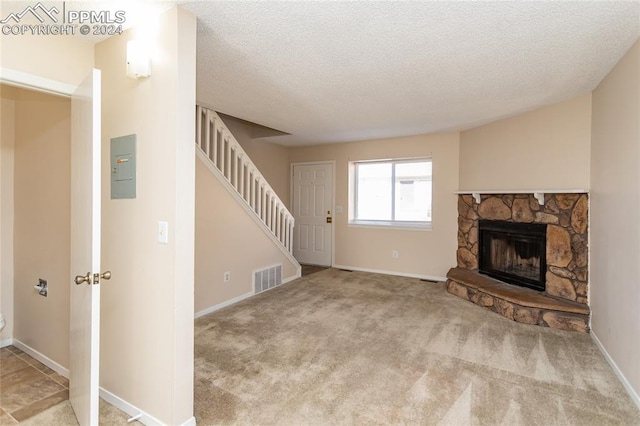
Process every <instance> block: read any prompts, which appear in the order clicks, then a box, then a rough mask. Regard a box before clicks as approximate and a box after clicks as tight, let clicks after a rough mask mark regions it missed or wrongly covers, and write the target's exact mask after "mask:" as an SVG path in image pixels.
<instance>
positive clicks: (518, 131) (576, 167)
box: [460, 94, 591, 190]
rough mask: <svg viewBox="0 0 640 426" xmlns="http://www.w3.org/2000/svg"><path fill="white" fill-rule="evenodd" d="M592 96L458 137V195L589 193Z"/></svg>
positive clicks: (510, 119) (501, 121) (481, 128)
mask: <svg viewBox="0 0 640 426" xmlns="http://www.w3.org/2000/svg"><path fill="white" fill-rule="evenodd" d="M590 135H591V94H588V95H585V96H581V97H578V98H575V99H571V100H569V101H566V102H562V103H559V104H556V105H551V106H548V107H544V108H540V109H537V110H535V111H531V112H528V113H525V114H520V115H518V116H515V117H511V118H507V119H504V120H499V121H496V122H493V123H490V124H487V125H485V126H482V127H478V128H475V129H472V130H467V131H465V132H462V133H461V134H460V190H474V189H476V190H503V189H504V190H517V189H520V190H530V189H560V190H562V189H588V188H589V161H590V142H591V137H590Z"/></svg>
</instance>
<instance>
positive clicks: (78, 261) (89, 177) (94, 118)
mask: <svg viewBox="0 0 640 426" xmlns="http://www.w3.org/2000/svg"><path fill="white" fill-rule="evenodd" d="M100 98H101V97H100V71H99V70H93V71H92V72H91V74H90V75H89V76H88V77H87V78H86V79H85V81H84V82H83V83H82V85H81V86H80V87H78V89H77V90H76V92H75V93H74V94H73V96H72V99H71V274H72V277H73V276H75V279H74V280H72V282H71V284H70V285H71V287H72V288H71V292H70V294H71V296H70V298H71V300H70V303H71V313H70V319H71V335H70V354H69V355H70V362H69V370H70V377H69V400H70V402H71V405H72V407H73V410H74V412H75V414H76V417H77V419H78V422H79V423H80V425H82V426H84V425H97V424H98V386H99V382H98V373H99V362H100V361H99V354H100V286H98V285H96V284H97V282H99V278H100V277H99V273H100V102H101V99H100ZM94 274H95V275H97V276H95V275H94ZM96 281H97V282H96Z"/></svg>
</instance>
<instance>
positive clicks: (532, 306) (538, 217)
mask: <svg viewBox="0 0 640 426" xmlns="http://www.w3.org/2000/svg"><path fill="white" fill-rule="evenodd" d="M536 195H537V196H538V197H536ZM476 196H477V195H476ZM479 201H480V202H479V203H478V202H476V200H475V199H474V197H473V196H472V195H471V194H461V195H459V196H458V250H457V264H458V265H457V268H453V269H451V270H450V271H449V273H448V274H447V278H448V281H447V289H448V291H449V292H450V293H452V294H455V295H457V296H460V297H462V298H465V299H467V300H469V301H471V302H474V303H476V304H478V305H481V306H484V307H487V308H489V309H491V310H493V311H494V312H496V313H499V314H501V315H503V316H506V317H507V318H509V319H513V320H515V321H519V322H525V323H529V324H537V325H541V326H547V327H552V328H560V329H567V330H574V331H587V330H588V320H589V307H588V276H587V271H588V245H587V242H588V229H587V223H588V222H587V220H588V219H587V218H588V196H587V194H586V193H561V194H559V193H558V194H544V199H542V198H541V195H540V194H535V195H534V194H533V193H531V194H483V195H480V196H479ZM542 201H543V203H542V204H541V202H542Z"/></svg>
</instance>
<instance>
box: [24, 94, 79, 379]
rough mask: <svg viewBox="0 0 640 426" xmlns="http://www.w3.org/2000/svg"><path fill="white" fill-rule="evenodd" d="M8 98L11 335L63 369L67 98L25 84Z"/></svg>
mask: <svg viewBox="0 0 640 426" xmlns="http://www.w3.org/2000/svg"><path fill="white" fill-rule="evenodd" d="M15 99H16V101H15V181H14V182H15V186H14V191H15V192H14V196H15V206H14V208H15V211H14V217H15V224H14V243H13V247H14V268H15V269H14V274H15V275H14V283H15V284H14V331H13V337H14V338H15V339H17V340H19V341H20V342H22V343H24V344H26V345H28V346H30V347H32V348H33V349H35V350H36V351H38V352H40V353H42V354H44V355H46V356H47V357H49V358H51V359H52V360H54V361H56V362H57V363H59V364H60V365H62V366H64V367H68V366H69V285H70V282H69V277H70V272H69V262H70V259H69V253H70V252H69V250H70V241H69V235H70V210H69V205H70V186H71V172H70V170H71V168H70V143H71V102H70V99H69V98H63V97H57V96H52V95H46V94H43V93H39V92H32V91H26V90H16V98H15ZM39 278H42V279H45V280H47V282H48V286H49V289H50V290H49V295H48V297H46V298H45V297H42V296H40V295H39V294H38V293H37V291H36V290H35V289H34V288H33V286H34V285H36V284H38V279H39Z"/></svg>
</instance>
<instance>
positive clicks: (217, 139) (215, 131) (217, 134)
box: [211, 119, 220, 167]
mask: <svg viewBox="0 0 640 426" xmlns="http://www.w3.org/2000/svg"><path fill="white" fill-rule="evenodd" d="M219 121H220V120H218V119H214V121H213V147H212V148H211V151H212V152H213V157H211V160H212V161H213V164H214V165H215V166H216V167H218V150H219V149H220V131H219V130H218V122H219Z"/></svg>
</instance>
